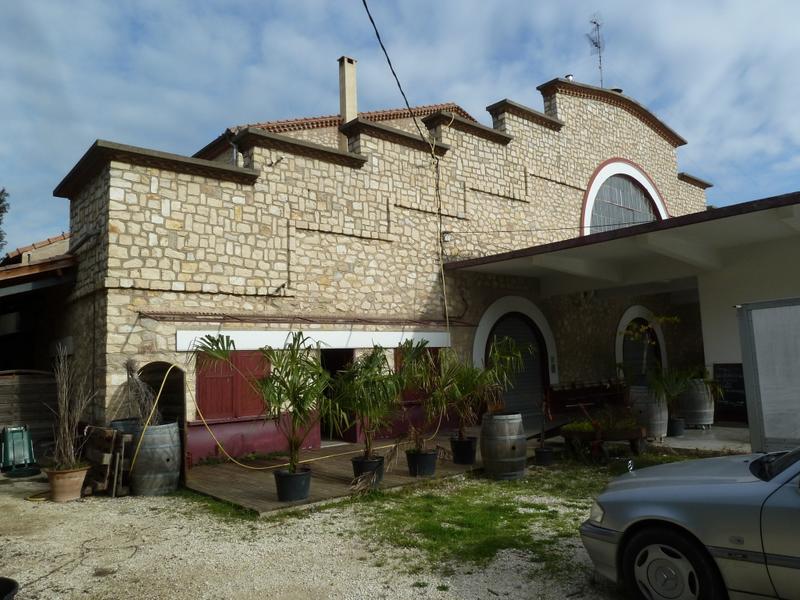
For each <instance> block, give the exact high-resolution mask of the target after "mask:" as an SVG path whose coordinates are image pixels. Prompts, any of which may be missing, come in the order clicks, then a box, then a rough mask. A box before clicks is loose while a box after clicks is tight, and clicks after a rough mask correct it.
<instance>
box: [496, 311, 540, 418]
mask: <svg viewBox="0 0 800 600" xmlns="http://www.w3.org/2000/svg"><path fill="white" fill-rule="evenodd" d="M503 337H508V338H511V339H512V340H514V342H515V343H516V344H517V346H518V347H519V348H520V349H521V350H522V356H523V369H522V371H520V372H519V373H517V374H516V375H514V376H513V379H512V380H513V386H512V387H511V388H510V389H508V390H506V391H505V392H504V393H503V402H504V404H505V410H506V411H507V412H518V413H520V414H521V415H522V421H523V424H524V426H525V429H526V431H528V430H535V431H538V430H539V428H540V427H541V418H542V410H541V406H542V398H543V397H544V393H545V389H546V388H547V386H548V385H549V383H550V381H549V374H548V357H547V345H546V343H545V340H544V336H543V335H542V332H541V331H540V330H539V328H538V327H537V326H536V324H535V323H534V322H533V321H532V320H531V319H530V318H528V317H527V316H526V315H524V314H522V313H516V312H514V313H506V314H505V315H503V316H502V317H500V318H499V319H498V320H497V322H496V323H495V324H494V326H493V327H492V330H491V332H490V333H489V336H488V340H487V342H486V348H485V355H484V361H485V362H488V360H489V353H490V351H491V347H492V343H493V342H494V340H496V339H498V338H503Z"/></svg>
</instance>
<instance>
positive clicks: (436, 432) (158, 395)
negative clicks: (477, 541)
mask: <svg viewBox="0 0 800 600" xmlns="http://www.w3.org/2000/svg"><path fill="white" fill-rule="evenodd" d="M175 368H180V367H178V365H176V364H174V363H173V364H171V365H170V367H169V369H167V372H166V373H164V378H163V379H162V380H161V387H160V388H159V389H158V394H156V397H155V400H154V402H153V408H152V409H151V410H150V414H149V415H148V417H147V421H146V422H145V424H144V427H142V431H141V434H140V435H139V441H138V443H137V444H136V450H135V452H134V453H133V459H132V460H131V471H133V466H134V464H136V458H137V457H138V456H139V449H140V447H141V445H142V440H143V439H144V432H145V431H146V430H147V428H148V427H149V426H150V421H151V420H152V419H153V415H154V414H155V411H156V408H157V407H158V401H159V400H160V399H161V392H162V391H163V390H164V386H165V385H166V383H167V377H168V376H169V374H170V372H171V371H172V369H175ZM190 395H191V399H192V402H193V403H194V407H195V410H196V411H197V415H198V416H199V417H200V420H201V421H202V422H203V426H205V428H206V430H207V431H208V433H209V435H210V436H211V438H212V439H213V440H214V443H215V444H216V445H217V447H218V448H219V449H220V451H221V452H222V454H224V455H225V457H226V458H227V459H228V460H229V461H231V462H232V463H234V464H235V465H238V466H240V467H242V468H243V469H249V470H251V471H269V470H271V469H280V468H284V467H288V466H289V463H288V462H287V463H282V464H279V465H268V466H264V467H254V466H252V465H248V464H245V463H243V462H240V461H238V460H236V459H235V458H234V457H233V456H231V455H230V454H229V453H228V451H227V450H225V447H224V446H223V445H222V442H220V441H219V438H217V436H216V435H215V434H214V431H213V430H212V429H211V426H210V425H209V424H208V422H207V421H206V418H205V416H203V411H202V410H201V409H200V405H199V404H198V403H197V401H196V399H195V397H194V394H190ZM441 424H442V417H441V416H440V417H439V423H438V424H437V426H436V431H434V433H433V435H432V436H431V437H429V438H427V439H426V441H430V440H432V439H433V438H435V437H436V436H437V434H438V433H439V428H440V427H441ZM397 445H398V444H396V443H394V444H386V445H383V446H377V447H376V448H375V450H385V449H387V448H393V447H395V446H397ZM361 452H363V450H361V449H358V450H348V451H346V452H337V453H336V454H327V455H325V456H317V457H314V458H306V459H304V460H301V461H299V464H308V463H312V462H316V461H319V460H324V459H327V458H336V457H339V456H348V455H350V454H359V453H361Z"/></svg>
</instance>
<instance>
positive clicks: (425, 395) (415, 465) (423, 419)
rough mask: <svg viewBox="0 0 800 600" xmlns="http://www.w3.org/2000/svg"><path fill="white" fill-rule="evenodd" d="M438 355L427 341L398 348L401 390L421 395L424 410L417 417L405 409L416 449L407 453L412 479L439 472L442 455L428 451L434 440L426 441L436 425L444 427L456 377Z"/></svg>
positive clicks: (413, 445) (412, 342) (409, 472)
mask: <svg viewBox="0 0 800 600" xmlns="http://www.w3.org/2000/svg"><path fill="white" fill-rule="evenodd" d="M438 354H439V353H437V354H434V353H432V352H430V351H429V349H428V348H427V342H426V341H424V340H422V341H417V342H414V341H413V340H406V341H405V342H403V343H402V344H401V345H400V346H399V347H398V356H399V363H398V368H397V373H398V377H399V379H400V384H401V389H402V390H409V389H411V390H416V391H417V392H419V406H420V408H421V412H420V414H415V413H414V412H413V411H412V410H410V407H409V406H407V405H403V407H402V408H403V410H402V415H403V420H404V421H405V423H406V426H407V428H408V434H407V435H408V437H409V438H410V439H411V445H412V447H411V448H410V449H408V450H406V460H407V461H408V474H409V475H411V476H412V477H428V476H431V475H433V474H434V473H435V472H436V460H437V458H438V456H439V451H438V449H436V448H433V449H429V448H428V442H430V438H426V435H427V434H428V432H429V431H430V429H431V428H432V427H433V425H434V424H435V423H438V424H441V421H442V419H443V418H444V416H445V413H446V412H447V406H448V398H449V396H448V391H447V389H448V387H449V386H450V377H451V376H452V372H451V371H450V370H449V368H448V367H447V364H445V366H442V363H441V361H439V360H438ZM437 429H438V425H437Z"/></svg>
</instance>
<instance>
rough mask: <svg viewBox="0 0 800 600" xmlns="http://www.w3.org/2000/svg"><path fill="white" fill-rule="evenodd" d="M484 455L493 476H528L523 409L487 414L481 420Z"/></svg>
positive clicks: (493, 477) (501, 477)
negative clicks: (506, 412)
mask: <svg viewBox="0 0 800 600" xmlns="http://www.w3.org/2000/svg"><path fill="white" fill-rule="evenodd" d="M481 458H482V459H483V468H484V470H485V471H486V474H487V475H488V476H489V477H491V478H492V479H521V478H522V477H524V476H525V464H526V460H527V440H526V439H525V429H524V428H523V426H522V415H521V414H520V413H510V414H502V413H501V414H493V415H492V414H488V413H487V414H485V415H484V416H483V422H482V423H481Z"/></svg>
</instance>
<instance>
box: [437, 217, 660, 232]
mask: <svg viewBox="0 0 800 600" xmlns="http://www.w3.org/2000/svg"><path fill="white" fill-rule="evenodd" d="M645 223H653V221H652V220H650V221H626V222H620V223H614V224H613V225H594V226H592V225H589V229H597V230H598V231H596V232H595V233H599V232H603V231H613V230H614V228H620V227H631V226H633V225H644V224H645ZM584 228H585V227H584V225H571V226H567V227H529V228H527V229H476V230H472V231H450V230H448V232H447V233H451V234H453V235H472V234H485V233H536V232H541V231H575V230H578V231H580V230H582V229H584ZM609 228H610V229H609Z"/></svg>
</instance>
